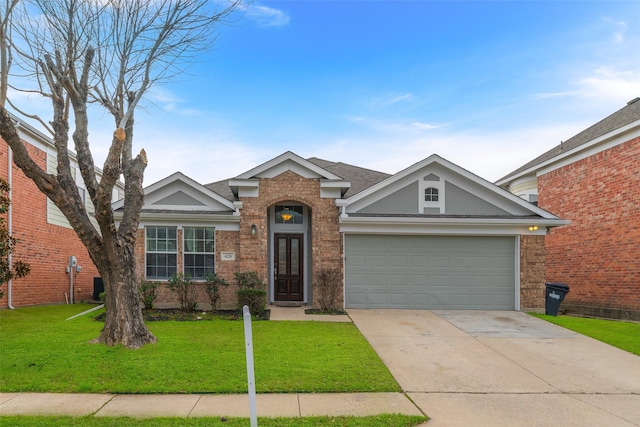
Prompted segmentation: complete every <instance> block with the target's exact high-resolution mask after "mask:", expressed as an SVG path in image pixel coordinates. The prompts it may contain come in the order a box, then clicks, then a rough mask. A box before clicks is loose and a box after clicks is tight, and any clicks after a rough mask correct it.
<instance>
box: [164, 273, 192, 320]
mask: <svg viewBox="0 0 640 427" xmlns="http://www.w3.org/2000/svg"><path fill="white" fill-rule="evenodd" d="M167 288H169V290H170V291H172V292H175V293H176V294H177V295H178V301H179V302H180V309H182V311H195V310H196V308H197V306H198V303H197V302H196V292H195V288H194V286H193V280H192V279H191V276H190V275H188V274H184V273H178V274H174V275H173V276H171V278H170V279H169V282H168V283H167Z"/></svg>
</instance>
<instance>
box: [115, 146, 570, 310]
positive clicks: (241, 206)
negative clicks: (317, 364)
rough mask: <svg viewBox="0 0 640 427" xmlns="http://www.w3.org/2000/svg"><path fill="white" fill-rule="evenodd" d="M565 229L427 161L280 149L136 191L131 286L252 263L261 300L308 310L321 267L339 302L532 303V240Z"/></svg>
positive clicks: (228, 274)
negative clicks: (379, 165)
mask: <svg viewBox="0 0 640 427" xmlns="http://www.w3.org/2000/svg"><path fill="white" fill-rule="evenodd" d="M114 208H115V209H116V215H117V214H118V212H119V210H120V209H121V208H122V201H120V202H117V203H116V204H115V205H114ZM566 223H567V221H563V220H561V219H559V218H558V217H556V216H554V215H552V214H550V213H549V212H547V211H545V210H543V209H541V208H539V207H537V206H535V205H533V204H531V203H529V202H527V201H524V200H522V199H521V198H519V197H517V196H515V195H513V194H511V193H509V192H507V191H505V190H503V189H501V188H499V187H497V186H496V185H494V184H492V183H489V182H487V181H485V180H483V179H482V178H479V177H478V176H476V175H474V174H472V173H470V172H468V171H467V170H465V169H462V168H460V167H458V166H456V165H454V164H453V163H451V162H449V161H447V160H445V159H442V158H441V157H439V156H437V155H433V156H430V157H429V158H427V159H424V160H422V161H420V162H418V163H416V164H414V165H412V166H410V167H408V168H407V169H404V170H403V171H400V172H398V173H397V174H394V175H388V174H385V173H381V172H375V171H371V170H368V169H363V168H359V167H356V166H352V165H347V164H344V163H336V162H330V161H326V160H321V159H317V158H311V159H303V158H301V157H299V156H298V155H296V154H294V153H292V152H286V153H284V154H282V155H280V156H278V157H276V158H274V159H272V160H270V161H268V162H266V163H264V164H262V165H259V166H257V167H255V168H253V169H251V170H250V171H247V172H245V173H243V174H241V175H239V176H237V177H235V178H232V179H229V180H225V181H221V182H216V183H212V184H208V185H201V184H199V183H197V182H195V181H194V180H192V179H190V178H188V177H187V176H185V175H184V174H182V173H175V174H173V175H171V176H168V177H167V178H165V179H163V180H161V181H159V182H157V183H155V184H153V185H151V186H149V187H147V188H146V189H145V204H144V206H143V209H142V212H141V217H140V229H139V235H138V241H137V249H136V250H137V261H138V268H139V271H140V276H141V278H143V279H144V280H150V281H166V280H167V278H169V277H170V276H171V275H172V274H175V273H178V272H184V273H188V274H189V275H191V276H192V277H196V278H197V277H201V276H202V275H203V273H204V272H205V271H215V272H216V273H217V274H219V275H221V276H222V277H224V278H226V279H227V280H229V281H233V273H234V272H240V271H256V272H258V274H259V275H260V276H261V277H262V278H263V279H264V280H265V282H266V283H267V292H268V301H269V303H276V304H277V303H292V302H293V303H299V304H308V305H314V302H316V303H317V301H315V299H314V298H315V296H314V280H313V277H314V272H317V271H319V270H321V269H323V268H334V269H338V270H339V271H340V272H341V274H342V276H343V278H344V283H343V284H342V292H341V296H340V297H341V303H342V305H343V306H344V307H346V308H424V309H497V310H520V309H523V308H527V309H538V310H540V309H543V307H544V281H545V277H544V239H545V234H546V232H547V230H548V229H549V228H552V227H556V226H559V225H563V224H566ZM170 298H171V295H169V294H167V293H164V294H163V295H161V302H162V301H165V302H166V301H169V300H170ZM202 301H205V300H202ZM225 302H226V303H233V295H232V294H230V295H228V296H227V300H226V301H225Z"/></svg>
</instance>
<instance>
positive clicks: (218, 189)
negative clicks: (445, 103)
mask: <svg viewBox="0 0 640 427" xmlns="http://www.w3.org/2000/svg"><path fill="white" fill-rule="evenodd" d="M307 160H308V161H309V162H311V163H313V164H314V165H316V166H319V167H321V168H323V169H326V170H327V171H329V172H331V173H333V174H334V175H337V176H339V177H340V178H342V179H343V180H345V181H349V182H351V188H349V190H348V191H347V192H346V193H345V194H344V196H343V197H345V198H347V197H351V196H353V195H354V194H357V193H359V192H361V191H363V190H366V189H367V188H369V187H371V186H372V185H375V184H377V183H379V182H380V181H383V180H385V179H387V178H389V177H390V176H391V175H389V174H388V173H384V172H378V171H374V170H371V169H365V168H361V167H359V166H353V165H348V164H346V163H342V162H331V161H328V160H322V159H318V158H317V157H312V158H310V159H307ZM205 187H207V188H208V189H209V190H211V191H213V192H215V193H218V194H219V195H221V196H222V197H224V198H226V199H227V200H232V201H233V200H236V198H235V196H234V195H233V192H232V191H231V188H230V187H229V180H228V179H225V180H223V181H217V182H212V183H210V184H205Z"/></svg>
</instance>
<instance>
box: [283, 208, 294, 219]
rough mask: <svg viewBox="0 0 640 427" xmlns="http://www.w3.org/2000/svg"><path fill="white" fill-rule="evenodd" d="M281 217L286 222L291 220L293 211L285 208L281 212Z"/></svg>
mask: <svg viewBox="0 0 640 427" xmlns="http://www.w3.org/2000/svg"><path fill="white" fill-rule="evenodd" d="M280 218H282V219H283V220H284V221H285V222H286V221H289V220H290V219H291V218H293V212H291V211H290V210H289V209H285V210H283V211H282V212H280Z"/></svg>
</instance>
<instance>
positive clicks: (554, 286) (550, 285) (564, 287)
mask: <svg viewBox="0 0 640 427" xmlns="http://www.w3.org/2000/svg"><path fill="white" fill-rule="evenodd" d="M545 285H546V286H547V288H551V289H556V290H558V291H566V292H569V285H567V284H566V283H545Z"/></svg>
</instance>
